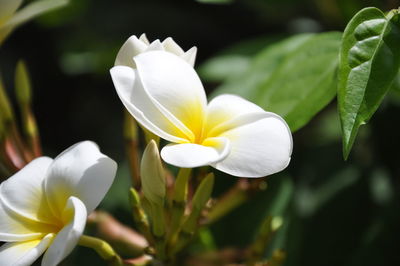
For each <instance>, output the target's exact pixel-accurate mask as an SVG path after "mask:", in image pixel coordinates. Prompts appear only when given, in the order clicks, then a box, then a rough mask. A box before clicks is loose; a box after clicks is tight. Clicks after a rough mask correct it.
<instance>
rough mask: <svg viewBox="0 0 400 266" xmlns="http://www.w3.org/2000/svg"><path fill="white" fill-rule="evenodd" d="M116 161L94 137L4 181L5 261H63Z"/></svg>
mask: <svg viewBox="0 0 400 266" xmlns="http://www.w3.org/2000/svg"><path fill="white" fill-rule="evenodd" d="M116 169H117V165H116V163H115V162H114V161H113V160H112V159H110V158H109V157H107V156H106V155H104V154H102V153H100V151H99V149H98V147H97V145H96V144H95V143H93V142H90V141H85V142H80V143H78V144H75V145H73V146H72V147H70V148H68V149H67V150H65V151H64V152H62V153H61V154H60V155H59V156H57V158H55V159H54V160H53V159H51V158H49V157H39V158H37V159H35V160H33V161H32V162H30V163H29V164H28V165H26V166H25V167H24V168H23V169H21V170H20V171H19V172H17V173H16V174H15V175H13V176H11V177H10V178H9V179H8V180H7V181H4V182H3V183H2V184H1V185H0V241H3V242H7V243H5V244H3V246H1V247H0V265H18V266H22V265H30V264H32V263H33V262H34V261H35V260H36V259H37V258H39V257H40V256H41V255H42V254H43V253H44V252H45V251H46V249H47V251H46V253H45V254H44V256H43V260H42V265H43V266H51V265H57V264H58V263H59V262H61V261H62V260H63V259H64V258H65V257H66V256H67V255H68V254H69V253H70V252H71V251H72V249H73V248H74V247H75V246H76V244H77V243H78V241H79V238H80V237H81V235H82V233H83V230H84V228H85V225H86V219H87V215H88V213H90V212H91V211H93V210H94V209H95V208H96V207H97V206H98V204H99V203H100V201H101V200H102V199H103V197H104V195H105V194H106V192H107V191H108V189H109V188H110V186H111V184H112V182H113V180H114V176H115V172H116Z"/></svg>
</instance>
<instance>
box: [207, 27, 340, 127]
mask: <svg viewBox="0 0 400 266" xmlns="http://www.w3.org/2000/svg"><path fill="white" fill-rule="evenodd" d="M340 39H341V34H340V33H338V32H328V33H323V34H300V35H296V36H293V37H290V38H287V39H285V40H283V41H281V42H278V43H276V44H274V45H271V46H269V47H267V48H266V49H264V50H263V51H261V52H260V53H258V54H257V55H256V57H255V58H254V60H253V62H252V63H251V66H250V68H249V69H248V71H246V72H245V73H243V74H242V75H238V76H236V77H232V78H230V79H229V80H227V81H226V82H225V83H224V84H222V86H220V87H219V88H217V90H216V92H215V94H214V96H215V95H219V94H223V93H234V94H238V95H240V96H242V97H244V98H246V99H248V100H250V101H252V102H254V103H256V104H258V105H259V106H261V107H263V108H264V109H266V110H267V111H271V112H275V113H277V114H279V115H281V116H283V117H284V118H285V120H286V122H287V123H288V125H289V126H290V128H291V130H292V131H296V130H298V129H300V128H301V127H302V126H304V125H305V124H307V122H308V121H309V120H310V119H311V118H312V117H313V116H314V115H315V114H317V113H318V112H319V111H320V110H321V109H322V108H323V107H325V106H326V105H327V104H328V103H329V102H330V101H331V100H332V99H333V97H334V96H335V94H336V68H337V64H338V60H337V55H338V53H339V47H340Z"/></svg>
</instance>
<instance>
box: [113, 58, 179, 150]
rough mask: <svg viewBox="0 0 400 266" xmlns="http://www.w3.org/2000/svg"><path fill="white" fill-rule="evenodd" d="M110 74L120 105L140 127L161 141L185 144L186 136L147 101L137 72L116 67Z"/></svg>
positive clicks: (127, 68)
mask: <svg viewBox="0 0 400 266" xmlns="http://www.w3.org/2000/svg"><path fill="white" fill-rule="evenodd" d="M110 72H111V77H112V79H113V82H114V86H115V89H116V90H117V93H118V96H119V97H120V99H121V101H122V103H123V104H124V105H125V107H126V109H127V110H128V111H129V112H130V113H131V115H132V116H133V117H134V118H135V119H136V120H137V121H138V122H139V123H140V124H141V125H143V126H144V127H145V128H147V129H148V130H150V131H151V132H153V133H154V134H156V135H158V136H160V137H161V138H163V139H166V140H169V141H171V142H185V140H186V135H185V134H183V133H182V131H181V130H180V129H178V128H177V127H176V126H175V125H174V124H173V123H172V122H171V121H170V120H169V119H168V118H167V117H165V116H164V114H163V113H161V111H160V110H159V109H158V108H157V107H156V106H155V104H154V103H153V101H152V100H150V99H149V96H148V94H147V93H146V92H145V91H144V88H143V86H142V83H141V81H140V79H139V78H138V77H137V70H135V69H132V68H130V67H125V66H116V67H113V68H112V69H111V70H110Z"/></svg>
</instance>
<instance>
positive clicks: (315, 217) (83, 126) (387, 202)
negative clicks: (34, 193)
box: [0, 0, 400, 266]
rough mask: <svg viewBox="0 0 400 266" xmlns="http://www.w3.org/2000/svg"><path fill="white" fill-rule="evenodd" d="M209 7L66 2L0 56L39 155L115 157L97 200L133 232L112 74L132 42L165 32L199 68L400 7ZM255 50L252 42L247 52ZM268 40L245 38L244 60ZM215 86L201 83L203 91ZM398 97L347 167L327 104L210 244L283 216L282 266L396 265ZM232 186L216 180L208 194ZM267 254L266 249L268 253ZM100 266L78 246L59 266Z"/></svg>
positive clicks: (261, 1)
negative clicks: (23, 79) (20, 72)
mask: <svg viewBox="0 0 400 266" xmlns="http://www.w3.org/2000/svg"><path fill="white" fill-rule="evenodd" d="M204 2H206V1H204ZM221 2H225V4H206V3H200V2H196V1H194V0H185V1H182V0H181V1H179V0H141V1H140V0H138V1H133V0H114V1H111V0H70V4H69V5H68V6H66V7H64V8H62V9H59V10H56V11H54V12H51V13H49V14H46V15H43V16H41V17H40V18H38V19H36V20H35V21H33V22H30V23H28V24H26V25H23V26H22V27H20V28H19V29H18V30H16V31H15V32H14V33H13V34H12V35H11V36H10V37H9V38H8V40H6V42H5V43H4V45H3V46H2V48H1V49H0V70H1V73H2V76H3V78H4V81H5V84H6V86H7V89H8V92H9V95H10V96H11V97H12V98H13V99H14V95H13V79H14V69H15V66H16V63H17V61H18V60H19V59H24V60H25V61H26V62H27V65H28V68H29V71H30V74H31V78H32V83H33V87H34V111H35V113H36V115H37V120H38V124H39V128H40V132H41V137H42V142H43V146H44V150H45V154H47V155H49V156H55V155H57V154H58V153H59V152H61V151H62V150H63V149H65V148H67V147H68V146H70V145H72V144H73V143H75V142H78V141H81V140H85V139H90V140H94V141H96V142H97V143H98V144H99V145H100V147H101V148H102V151H103V152H104V153H105V154H107V155H109V156H110V157H112V158H114V159H115V160H117V161H118V162H119V164H120V170H119V174H118V177H117V181H116V183H115V185H114V186H113V188H112V190H111V191H110V193H109V194H108V196H107V198H106V200H105V201H104V203H103V205H102V206H103V208H105V209H107V210H108V211H110V212H111V213H113V214H114V215H115V216H116V217H118V218H119V219H120V220H121V221H123V222H124V223H127V224H131V221H130V215H129V210H128V203H127V191H126V185H127V184H129V177H128V170H127V169H126V166H125V163H124V162H125V151H124V147H123V139H122V117H123V106H122V104H121V103H120V101H119V99H118V97H117V94H116V93H115V90H114V87H113V84H112V82H111V78H110V75H109V72H108V71H109V69H110V68H111V67H112V66H113V62H114V59H115V56H116V53H117V51H118V49H119V48H120V47H121V45H122V43H123V42H125V40H126V39H127V38H128V37H129V36H130V35H133V34H135V35H140V34H141V33H146V34H147V37H148V38H149V39H150V40H154V39H161V40H162V39H164V38H166V37H168V36H171V37H173V38H174V40H175V41H176V42H177V43H178V44H180V45H181V47H182V48H183V49H184V50H187V49H189V48H191V47H192V46H197V47H198V57H197V61H196V66H200V65H201V64H202V63H203V62H205V61H206V60H208V59H210V58H212V57H213V56H216V55H218V54H220V53H229V51H230V50H229V49H227V48H228V47H232V45H234V44H239V45H240V44H241V43H243V42H246V41H248V40H253V39H254V40H261V39H262V38H276V39H280V38H283V37H285V36H290V35H291V34H295V33H300V32H323V31H332V30H335V31H343V29H344V27H345V25H346V23H347V22H348V21H349V19H350V18H351V17H352V16H353V15H354V14H355V13H356V12H357V11H358V10H360V9H361V8H363V7H367V6H375V7H378V8H381V9H382V10H384V11H389V10H390V9H392V8H397V7H398V6H400V2H399V1H397V0H237V1H234V0H233V1H221ZM252 43H253V45H252ZM260 45H261V46H262V45H264V46H265V45H266V43H265V44H264V43H262V42H261V43H260V41H258V42H250V45H247V46H246V47H247V48H245V49H244V50H243V51H241V53H244V54H246V53H248V54H251V53H252V51H253V50H257V49H259V48H260V47H259V46H260ZM217 85H218V84H217V83H215V82H208V83H205V87H206V90H207V91H208V92H211V91H212V90H213V89H214V88H215V87H216V86H217ZM399 114H400V101H399V97H398V92H395V91H393V92H391V93H390V95H389V97H387V98H386V99H385V101H384V104H383V105H382V106H381V107H380V109H379V110H378V111H377V113H376V115H375V116H374V117H373V119H372V121H371V122H370V123H369V124H368V125H366V126H364V127H363V128H362V129H361V132H360V135H359V137H358V139H357V141H356V144H355V147H354V150H353V151H352V154H351V156H350V158H349V160H348V161H347V162H344V161H343V159H342V153H341V139H340V138H341V135H340V124H339V121H338V116H337V111H336V102H332V103H331V104H330V105H329V106H328V107H327V108H325V109H324V110H323V111H322V112H320V113H319V114H318V115H317V116H316V117H315V118H314V119H313V120H312V121H311V122H310V123H309V124H308V125H306V126H305V127H304V128H302V129H301V130H299V131H298V132H296V133H295V134H294V152H293V156H292V162H291V164H290V166H289V168H288V169H287V170H285V171H284V172H283V173H281V174H277V175H274V176H271V177H270V178H268V189H267V190H266V191H265V192H262V193H260V194H258V195H256V196H255V197H254V198H253V199H251V200H250V201H249V202H248V203H246V204H245V205H243V206H241V207H239V208H238V209H237V210H235V211H234V212H233V213H231V214H230V215H228V216H227V217H225V218H224V219H222V220H220V221H219V222H217V223H216V224H215V225H214V226H213V227H212V234H213V236H214V238H213V240H212V242H213V243H212V245H213V246H214V245H215V246H217V247H227V246H237V247H243V246H246V245H247V244H249V243H250V242H251V241H252V239H253V238H254V237H255V234H256V229H257V227H258V225H259V224H260V222H261V221H262V219H263V218H265V217H266V215H268V214H271V213H272V214H274V215H280V216H281V217H283V219H284V224H283V227H282V228H281V230H279V232H278V234H277V235H276V237H275V239H274V241H273V243H272V247H271V248H270V249H271V250H272V249H273V248H283V249H284V250H286V251H287V260H286V262H285V264H284V265H285V266H289V265H290V266H303V265H304V266H321V265H326V266H329V265H332V266H333V265H335V266H338V265H352V266H353V265H354V266H356V265H360V266H361V265H363V266H367V265H371V266H372V265H374V266H376V265H387V266H391V265H393V266H395V265H400V253H399V251H398V247H399V244H398V239H399V237H400V227H399V225H400V212H399V210H400V201H399V193H400V184H399V177H400V167H399V163H400V160H399V159H400V156H399V155H398V152H397V150H398V149H399V148H400V140H399V135H398V133H397V130H396V126H397V122H398V117H399ZM235 181H236V179H235V178H232V177H228V176H224V175H222V174H220V175H219V176H218V178H217V184H216V188H215V193H216V194H218V193H220V192H221V191H223V190H224V189H226V188H227V187H229V186H230V185H231V184H233V183H234V182H235ZM269 252H270V250H267V251H266V255H268V254H269ZM78 262H80V263H79V265H102V264H101V263H102V262H101V261H100V260H99V259H98V258H97V256H96V255H95V254H94V253H93V252H92V251H87V250H85V249H84V248H78V249H76V250H75V251H74V253H73V254H72V255H71V256H70V257H69V258H68V259H67V260H66V261H65V262H64V264H63V265H78Z"/></svg>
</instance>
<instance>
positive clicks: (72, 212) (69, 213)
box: [42, 197, 87, 266]
mask: <svg viewBox="0 0 400 266" xmlns="http://www.w3.org/2000/svg"><path fill="white" fill-rule="evenodd" d="M63 216H64V219H65V220H66V221H67V220H69V221H70V222H69V223H68V224H67V225H66V226H65V227H64V228H63V229H62V230H61V231H60V232H59V233H58V234H57V236H56V237H55V238H54V240H53V242H52V243H51V245H50V247H49V248H48V250H47V251H46V253H45V254H44V256H43V260H42V266H54V265H57V264H58V263H60V262H61V261H62V260H63V259H64V258H65V257H66V256H68V255H69V254H70V253H71V251H72V250H73V249H74V247H75V246H76V245H77V243H78V241H79V238H80V237H81V235H82V233H83V230H84V229H85V225H86V218H87V211H86V207H85V204H84V203H83V202H82V201H81V200H80V199H78V198H75V197H70V198H69V199H68V202H67V205H66V207H65V209H64V212H63Z"/></svg>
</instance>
